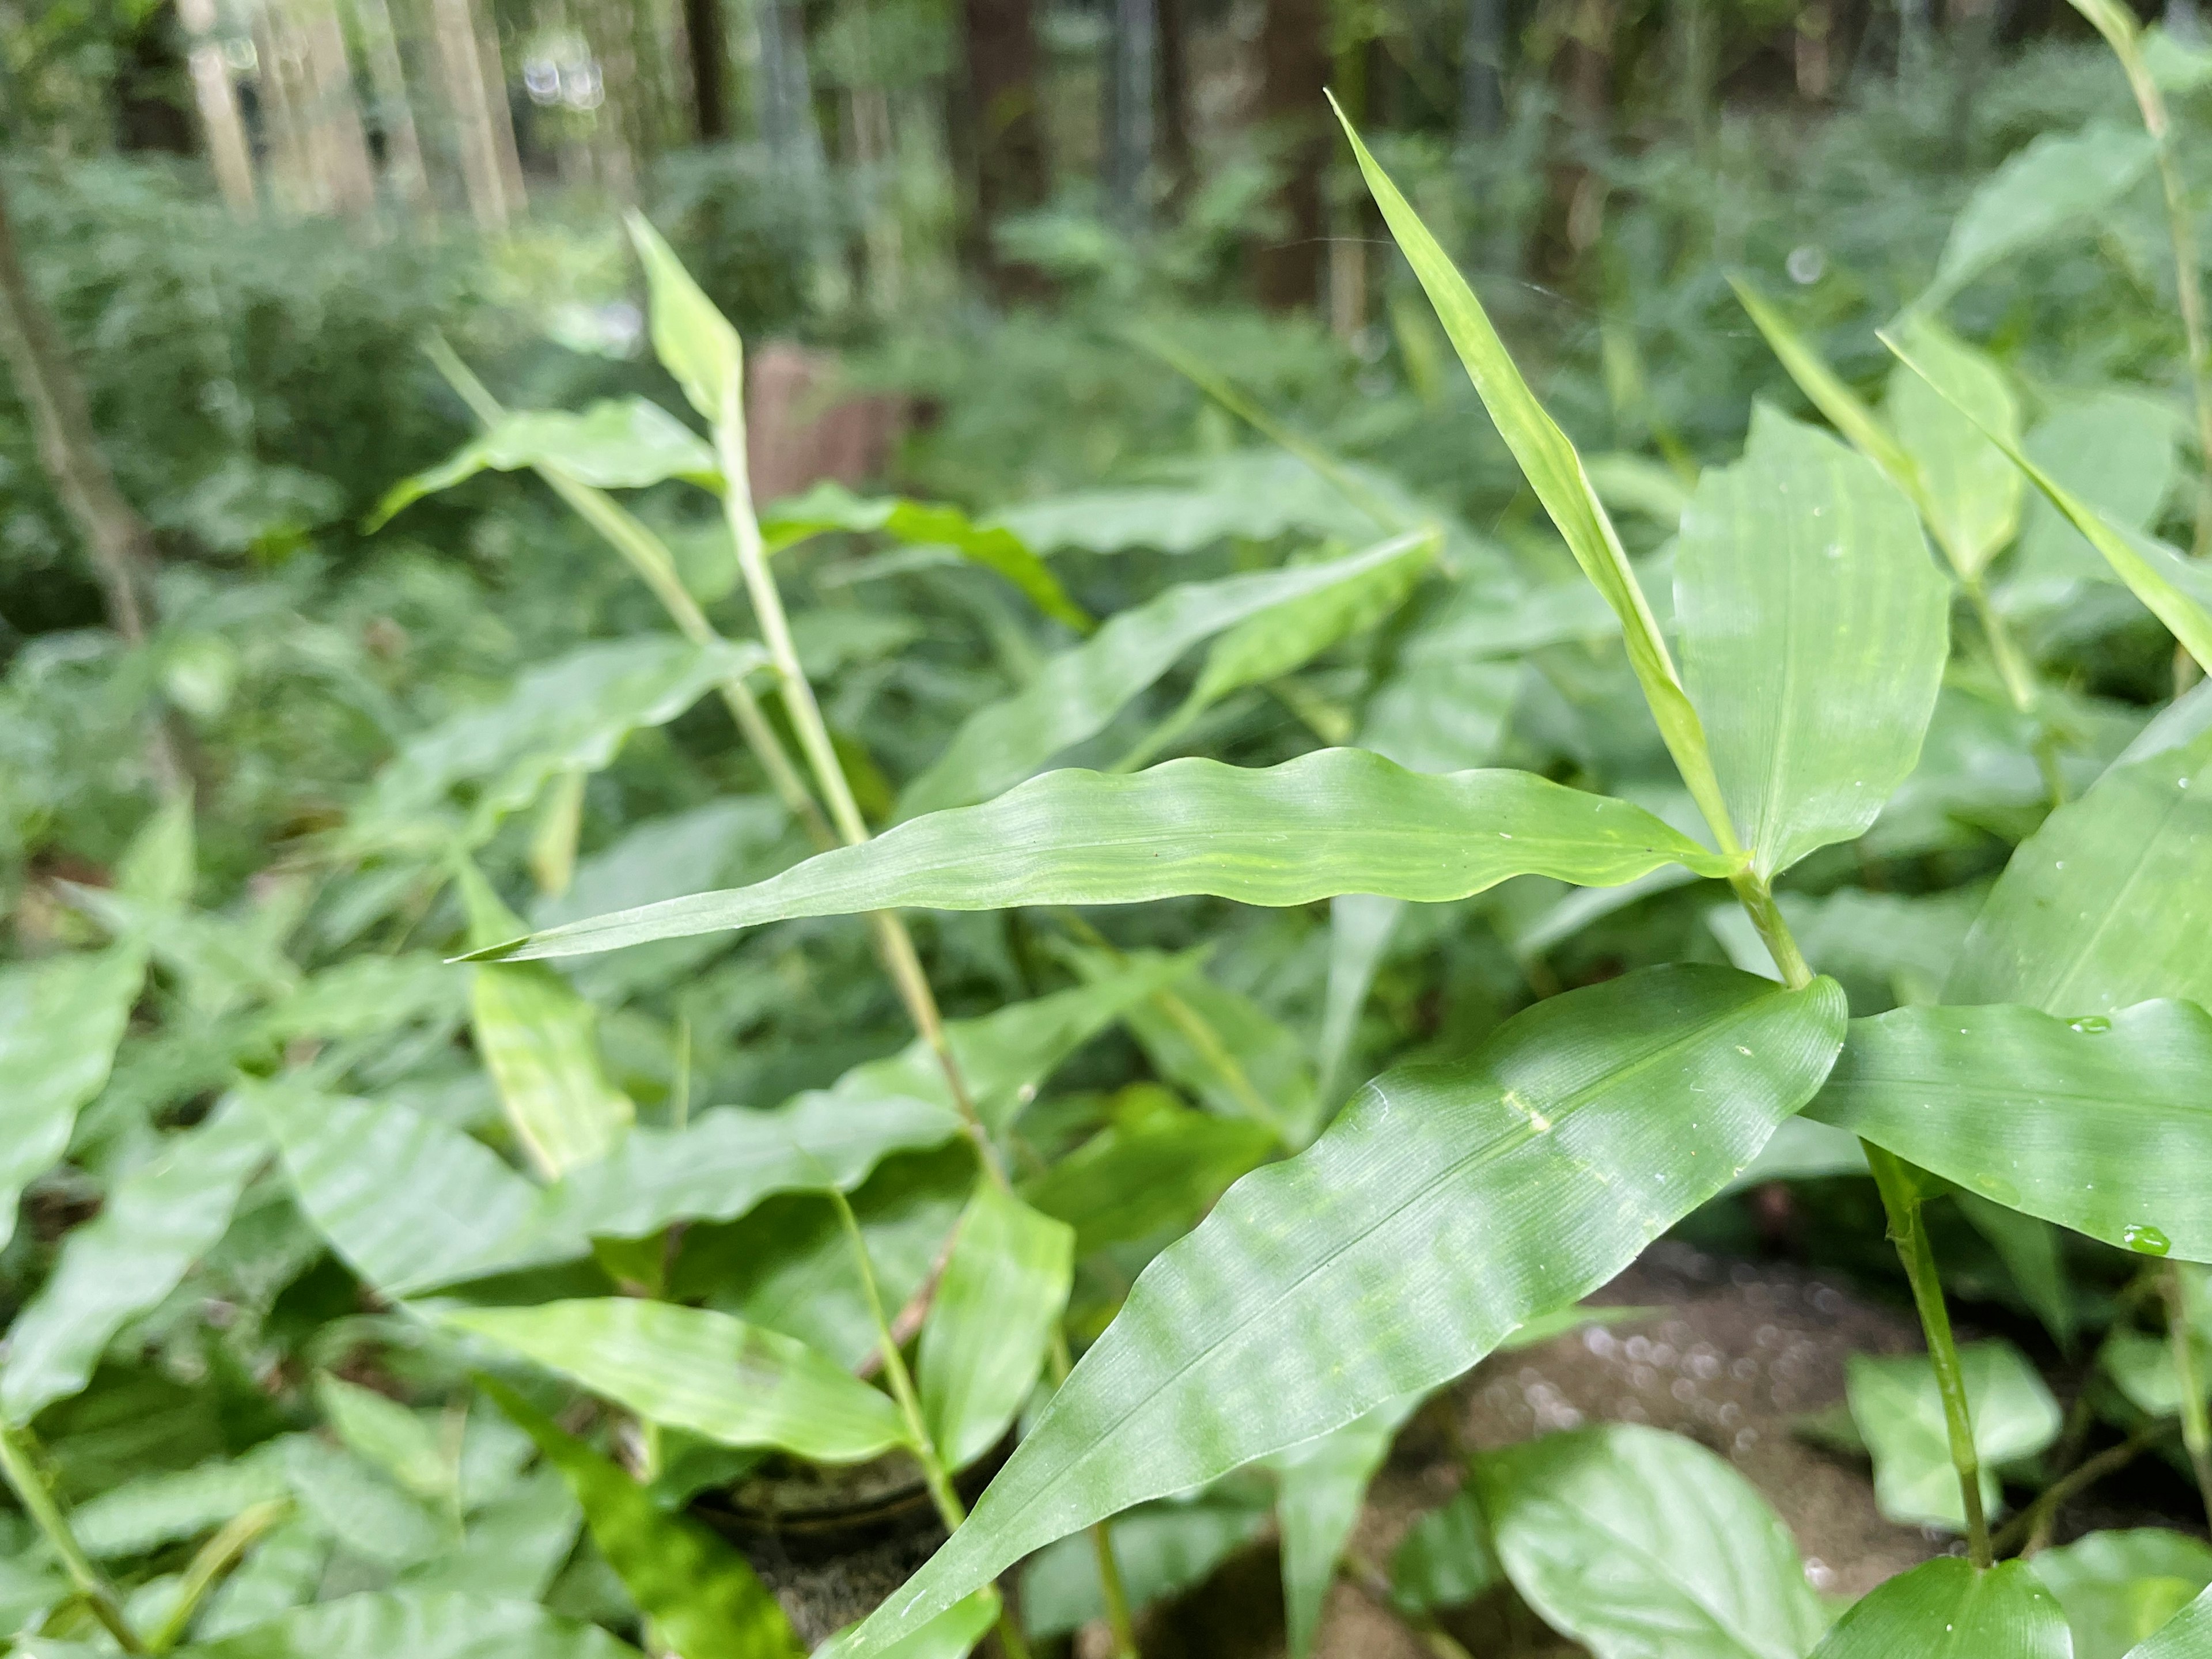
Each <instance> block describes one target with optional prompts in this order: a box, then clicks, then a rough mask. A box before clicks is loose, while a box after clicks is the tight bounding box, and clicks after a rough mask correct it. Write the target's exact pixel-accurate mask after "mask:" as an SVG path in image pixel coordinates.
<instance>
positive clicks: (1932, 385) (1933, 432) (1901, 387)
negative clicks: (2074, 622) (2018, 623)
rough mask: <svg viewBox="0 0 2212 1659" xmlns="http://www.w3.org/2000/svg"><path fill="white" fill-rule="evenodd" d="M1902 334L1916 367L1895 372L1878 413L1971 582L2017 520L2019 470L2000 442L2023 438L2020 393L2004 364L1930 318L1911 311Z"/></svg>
mask: <svg viewBox="0 0 2212 1659" xmlns="http://www.w3.org/2000/svg"><path fill="white" fill-rule="evenodd" d="M1898 338H1899V342H1901V345H1902V351H1903V352H1904V353H1908V354H1910V355H1909V356H1908V358H1907V361H1908V362H1911V363H1913V364H1915V365H1917V369H1918V371H1919V372H1915V369H1913V368H1905V366H1904V365H1903V364H1900V365H1899V367H1898V368H1895V369H1893V370H1892V371H1891V374H1890V377H1889V389H1888V392H1887V396H1886V397H1885V398H1884V399H1883V402H1882V412H1883V414H1885V415H1886V416H1888V418H1889V425H1890V429H1891V430H1892V431H1893V432H1894V433H1896V434H1897V438H1898V441H1899V443H1901V444H1903V445H1904V446H1905V449H1906V450H1907V451H1908V452H1909V453H1911V456H1912V459H1913V464H1914V465H1915V466H1916V468H1917V470H1918V473H1919V477H1920V494H1919V497H1918V500H1919V503H1920V510H1921V512H1922V513H1924V514H1926V516H1927V519H1928V526H1929V529H1930V530H1932V531H1933V532H1935V535H1936V545H1937V546H1939V547H1941V548H1942V550H1943V551H1944V554H1945V556H1947V557H1948V558H1949V560H1950V561H1951V565H1952V568H1954V570H1956V571H1957V572H1958V573H1959V575H1960V580H1965V581H1969V582H1971V581H1973V580H1976V579H1978V577H1979V576H1980V575H1981V574H1982V572H1983V571H1984V569H1985V568H1988V565H1989V562H1990V560H1991V559H1993V558H1995V557H1996V556H1997V554H1998V553H1999V552H2001V551H2002V550H2003V549H2004V548H2005V547H2006V546H2007V545H2008V544H2009V543H2010V542H2011V541H2012V538H2013V537H2014V536H2015V534H2016V533H2017V532H2018V531H2019V529H2020V507H2021V483H2020V473H2019V471H2018V469H2016V468H2015V467H2014V466H2013V465H2012V464H2011V462H2009V461H2008V460H2007V459H2006V451H2005V450H2004V449H2002V448H2000V447H1998V445H1999V443H2002V444H2005V445H2008V446H2011V447H2013V448H2015V449H2017V447H2019V443H2020V404H2019V400H2018V399H2017V398H2015V397H2014V395H2013V391H2012V386H2011V384H2010V383H2009V382H2008V380H2006V379H2005V376H2004V373H2003V371H2002V369H2000V368H1997V366H1996V364H1995V363H1993V362H1990V360H1989V359H1988V358H1987V357H1985V356H1983V355H1982V354H1981V353H1980V352H1978V351H1976V350H1975V349H1972V347H1971V346H1968V345H1966V344H1965V343H1962V342H1961V341H1960V340H1958V339H1957V338H1955V337H1953V336H1952V335H1951V334H1950V333H1949V332H1948V331H1946V330H1945V329H1944V328H1943V327H1942V325H1940V324H1938V323H1936V322H1935V321H1933V320H1932V319H1929V318H1927V317H1923V316H1914V317H1911V318H1908V319H1906V320H1905V323H1903V324H1902V325H1900V326H1899V335H1898ZM1923 376H1924V377H1925V378H1923ZM1992 439H1994V440H1996V442H1992V441H1991V440H1992Z"/></svg>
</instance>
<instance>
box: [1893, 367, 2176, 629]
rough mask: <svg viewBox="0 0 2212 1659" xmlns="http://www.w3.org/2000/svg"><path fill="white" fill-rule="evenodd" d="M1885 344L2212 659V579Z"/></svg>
mask: <svg viewBox="0 0 2212 1659" xmlns="http://www.w3.org/2000/svg"><path fill="white" fill-rule="evenodd" d="M1881 338H1882V343H1883V344H1885V345H1887V347H1888V348H1889V349H1891V350H1892V351H1893V352H1895V353H1896V354H1897V356H1898V358H1899V361H1900V362H1903V363H1904V364H1905V367H1906V368H1910V369H1911V370H1912V371H1913V372H1914V373H1915V374H1919V375H1921V376H1922V377H1923V379H1925V380H1927V381H1928V382H1929V384H1930V385H1931V386H1935V387H1936V390H1937V391H1938V392H1942V394H1943V395H1944V396H1945V397H1946V398H1948V399H1950V401H1951V402H1952V403H1953V404H1956V405H1957V406H1958V408H1959V409H1960V410H1961V411H1962V412H1963V413H1965V414H1966V416H1968V418H1970V419H1972V420H1973V421H1974V422H1975V424H1976V425H1978V426H1980V427H1981V428H1982V430H1983V432H1984V435H1986V436H1987V437H1988V438H1989V440H1990V442H1991V443H1993V444H1995V445H1996V447H1998V448H1999V449H2000V450H2002V451H2003V452H2004V454H2005V455H2006V457H2007V458H2008V459H2009V460H2010V461H2011V462H2012V464H2013V465H2015V466H2016V467H2018V468H2019V469H2020V470H2021V471H2022V472H2024V473H2026V474H2027V480H2028V482H2029V483H2032V484H2033V485H2034V486H2035V487H2036V488H2037V489H2039V490H2041V491H2042V492H2043V493H2044V495H2045V496H2047V497H2048V498H2049V499H2050V501H2051V505H2052V506H2053V507H2057V509H2058V510H2059V511H2060V512H2061V513H2064V514H2065V515H2066V517H2067V519H2068V520H2069V521H2070V522H2071V523H2072V524H2073V526H2074V527H2075V529H2076V530H2079V531H2080V532H2081V533H2082V535H2084V536H2085V537H2087V538H2088V541H2089V544H2090V545H2091V546H2092V547H2093V548H2095V549H2096V550H2097V551H2098V552H2100V553H2101V554H2103V555H2104V556H2105V560H2106V562H2107V563H2108V564H2110V565H2111V566H2112V570H2113V572H2114V574H2117V575H2118V577H2119V579H2120V580H2122V581H2124V582H2125V583H2126V584H2127V585H2128V590H2129V591H2130V592H2132V593H2133V594H2134V595H2135V596H2136V598H2137V599H2141V600H2142V602H2143V604H2144V605H2146V606H2148V608H2149V610H2150V611H2151V612H2152V614H2153V615H2154V616H2156V617H2157V618H2158V619H2159V620H2160V622H2162V623H2165V624H2166V628H2167V629H2168V630H2169V631H2170V632H2171V633H2172V635H2173V637H2174V638H2175V639H2177V640H2179V641H2181V644H2182V646H2183V647H2184V648H2185V650H2187V652H2188V653H2189V654H2190V655H2191V656H2192V657H2194V658H2196V659H2197V660H2198V661H2199V662H2203V661H2204V660H2206V659H2208V658H2212V614H2208V611H2207V607H2208V606H2212V578H2208V577H2207V575H2206V574H2205V573H2204V572H2203V570H2201V569H2200V568H2197V566H2195V565H2194V564H2192V563H2191V562H2190V561H2189V560H2188V559H2187V558H2185V557H2184V556H2182V555H2181V554H2179V553H2177V552H2175V551H2174V550H2173V549H2172V548H2170V547H2167V546H2166V544H2164V543H2162V542H2157V541H2154V540H2152V539H2151V538H2149V537H2148V536H2143V535H2140V534H2134V533H2131V532H2128V531H2125V530H2123V529H2121V528H2119V527H2118V526H2116V525H2114V524H2112V522H2111V521H2110V520H2107V519H2106V517H2105V515H2104V514H2103V513H2100V512H2098V511H2097V509H2096V508H2095V507H2091V506H2090V505H2089V504H2088V503H2087V501H2082V500H2081V498H2080V497H2078V496H2076V495H2075V494H2074V493H2073V492H2072V491H2071V490H2069V489H2066V488H2065V486H2063V484H2061V483H2059V482H2058V481H2057V479H2056V478H2054V477H2051V474H2050V473H2048V472H2047V471H2045V470H2044V469H2043V468H2041V467H2039V466H2038V465H2036V464H2035V463H2034V462H2033V461H2032V460H2030V459H2028V457H2027V453H2025V452H2024V451H2023V450H2022V449H2021V447H2020V446H2019V444H2017V443H2016V442H2015V441H2013V440H2012V439H2010V438H2009V437H2008V436H2007V435H2005V434H2004V433H2002V431H1999V430H1996V429H1995V428H1992V427H1991V426H1990V425H1988V424H1987V423H1985V422H1984V421H1983V419H1982V418H1981V416H1980V412H1979V411H1978V410H1977V409H1976V408H1975V407H1974V406H1973V404H1972V403H1971V402H1969V401H1968V400H1967V399H1966V397H1965V396H1964V395H1963V394H1962V393H1958V392H1954V387H1953V386H1952V385H1951V384H1950V382H1949V381H1948V380H1947V379H1946V378H1945V375H1944V374H1943V365H1942V363H1940V362H1930V361H1929V360H1927V359H1926V358H1924V357H1923V356H1918V355H1916V353H1915V352H1914V351H1913V349H1911V346H1910V345H1909V344H1907V343H1904V342H1902V341H1900V340H1899V339H1898V338H1897V337H1895V336H1893V335H1891V334H1888V333H1884V334H1883V335H1882V337H1881Z"/></svg>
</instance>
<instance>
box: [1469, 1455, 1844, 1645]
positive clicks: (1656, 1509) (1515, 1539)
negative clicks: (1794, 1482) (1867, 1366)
mask: <svg viewBox="0 0 2212 1659" xmlns="http://www.w3.org/2000/svg"><path fill="white" fill-rule="evenodd" d="M1473 1487H1474V1491H1475V1492H1477V1493H1478V1494H1479V1495H1480V1498H1481V1501H1482V1508H1483V1512H1484V1514H1485V1515H1486V1516H1488V1518H1489V1522H1490V1528H1491V1535H1492V1541H1493V1543H1494V1546H1495V1548H1496V1550H1497V1553H1498V1560H1499V1561H1500V1562H1501V1563H1502V1564H1503V1565H1504V1569H1505V1571H1506V1573H1507V1575H1508V1576H1509V1577H1511V1579H1512V1581H1513V1586H1514V1588H1515V1589H1517V1590H1519V1591H1520V1592H1521V1594H1522V1596H1523V1597H1524V1598H1526V1599H1527V1601H1528V1604H1529V1605H1530V1606H1531V1607H1534V1608H1535V1609H1536V1611H1537V1612H1539V1613H1541V1614H1543V1616H1544V1621H1545V1622H1546V1623H1547V1624H1548V1625H1550V1626H1553V1628H1555V1629H1557V1630H1560V1631H1563V1632H1565V1633H1566V1634H1568V1635H1570V1636H1571V1637H1573V1638H1575V1639H1576V1640H1577V1642H1580V1643H1581V1644H1583V1646H1584V1647H1586V1648H1588V1649H1589V1650H1590V1651H1591V1652H1592V1653H1593V1654H1595V1655H1596V1656H1597V1659H1799V1656H1800V1655H1802V1654H1803V1653H1804V1651H1805V1650H1806V1649H1807V1648H1808V1647H1810V1646H1811V1645H1812V1644H1814V1642H1816V1641H1818V1640H1819V1639H1820V1633H1821V1632H1823V1631H1824V1630H1826V1628H1827V1624H1828V1620H1827V1615H1826V1613H1825V1612H1824V1611H1823V1610H1822V1608H1821V1607H1820V1598H1819V1597H1818V1596H1816V1595H1814V1593H1813V1589H1812V1587H1811V1586H1810V1585H1809V1584H1808V1583H1806V1581H1805V1564H1804V1563H1803V1561H1802V1560H1801V1559H1799V1557H1798V1554H1797V1546H1796V1543H1795V1542H1794V1541H1792V1540H1791V1538H1790V1531H1789V1528H1786V1527H1784V1525H1783V1524H1782V1522H1781V1520H1780V1518H1779V1517H1778V1516H1776V1514H1775V1513H1774V1511H1773V1510H1771V1508H1769V1507H1768V1506H1767V1504H1766V1500H1765V1498H1761V1497H1760V1496H1759V1492H1758V1491H1757V1490H1756V1489H1755V1488H1753V1486H1752V1485H1751V1483H1750V1482H1749V1481H1747V1480H1745V1479H1744V1478H1743V1477H1742V1476H1741V1475H1740V1474H1737V1473H1736V1472H1735V1470H1734V1469H1732V1468H1729V1466H1728V1464H1726V1463H1725V1462H1723V1461H1722V1460H1721V1459H1719V1458H1717V1457H1716V1456H1714V1455H1713V1454H1712V1453H1711V1452H1709V1451H1707V1450H1706V1449H1705V1448H1704V1447H1702V1446H1700V1445H1699V1444H1697V1443H1695V1442H1694V1441H1691V1440H1687V1439H1685V1438H1684V1437H1681V1436H1680V1435H1675V1434H1665V1433H1662V1432H1661V1431H1659V1430H1656V1429H1650V1428H1644V1427H1640V1426H1638V1425H1635V1424H1632V1423H1615V1424H1609V1425H1606V1426H1605V1427H1602V1428H1594V1429H1583V1430H1578V1431H1575V1432H1574V1433H1571V1434H1553V1435H1547V1436H1545V1437H1543V1438H1542V1439H1540V1440H1532V1441H1527V1442H1524V1443H1522V1444H1520V1445H1517V1446H1510V1447H1508V1448H1506V1449H1504V1450H1503V1451H1498V1452H1492V1453H1491V1454H1489V1455H1486V1456H1485V1457H1483V1458H1482V1459H1481V1460H1480V1462H1477V1463H1476V1465H1475V1468H1474V1481H1473Z"/></svg>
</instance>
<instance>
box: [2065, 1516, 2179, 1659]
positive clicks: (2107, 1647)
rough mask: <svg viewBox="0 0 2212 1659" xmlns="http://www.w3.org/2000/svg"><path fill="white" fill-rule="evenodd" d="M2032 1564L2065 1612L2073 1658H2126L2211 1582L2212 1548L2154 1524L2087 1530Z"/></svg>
mask: <svg viewBox="0 0 2212 1659" xmlns="http://www.w3.org/2000/svg"><path fill="white" fill-rule="evenodd" d="M2033 1565H2034V1568H2035V1576H2036V1577H2039V1578H2040V1579H2041V1580H2042V1581H2043V1582H2044V1583H2045V1586H2046V1587H2048V1589H2050V1591H2051V1594H2052V1595H2056V1596H2057V1598H2058V1605H2059V1606H2060V1607H2062V1608H2063V1610H2064V1611H2065V1613H2066V1622H2067V1624H2068V1625H2069V1626H2070V1627H2071V1628H2072V1630H2073V1632H2074V1659H2125V1656H2126V1655H2127V1653H2128V1651H2129V1650H2130V1649H2131V1648H2133V1647H2134V1646H2135V1644H2136V1643H2138V1642H2140V1641H2142V1640H2143V1639H2144V1638H2146V1637H2148V1636H2150V1635H2151V1634H2153V1633H2154V1632H2156V1631H2157V1630H2158V1629H2159V1628H2160V1626H2163V1625H2165V1624H2166V1622H2167V1621H2168V1620H2171V1619H2172V1617H2173V1615H2174V1614H2175V1613H2178V1612H2179V1611H2180V1610H2181V1609H2182V1608H2183V1607H2185V1606H2186V1605H2187V1604H2188V1603H2189V1602H2190V1601H2193V1600H2194V1599H2195V1598H2196V1597H2197V1595H2201V1594H2202V1593H2203V1590H2204V1588H2205V1587H2206V1586H2207V1585H2208V1584H2212V1548H2208V1547H2206V1545H2205V1544H2204V1543H2203V1541H2202V1540H2201V1539H2196V1538H2191V1537H2190V1536H2189V1535H2188V1534H2185V1533H2179V1532H2166V1531H2163V1530H2161V1529H2160V1528H2155V1527H2143V1528H2137V1529H2136V1530H2134V1531H2131V1532H2093V1533H2091V1534H2089V1535H2088V1536H2087V1537H2086V1538H2080V1539H2076V1540H2075V1541H2074V1542H2073V1543H2071V1544H2063V1545H2061V1546H2059V1547H2057V1549H2049V1550H2042V1551H2039V1552H2038V1553H2037V1554H2036V1556H2035V1557H2034V1560H2033Z"/></svg>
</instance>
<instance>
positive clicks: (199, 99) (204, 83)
mask: <svg viewBox="0 0 2212 1659" xmlns="http://www.w3.org/2000/svg"><path fill="white" fill-rule="evenodd" d="M177 15H178V16H179V19H180V20H181V21H182V22H183V23H184V26H185V31H186V32H187V33H189V34H190V35H191V50H190V51H189V52H188V53H187V54H186V57H185V66H186V68H187V70H189V71H190V73H191V77H192V100H193V101H194V102H195V103H196V104H197V105H198V106H199V112H200V127H201V130H202V131H204V133H205V134H206V136H207V149H208V161H209V163H210V166H212V167H214V169H215V182H216V189H218V190H220V191H222V199H223V204H224V205H225V206H227V207H228V208H229V209H230V210H231V213H232V214H233V216H235V217H237V218H240V219H251V218H252V217H253V216H254V215H255V213H256V212H257V210H258V205H259V204H258V201H257V200H256V198H255V196H254V191H253V151H252V147H251V146H250V145H249V144H247V143H246V122H245V119H244V118H243V117H241V116H240V113H239V109H238V88H236V87H234V86H233V85H232V84H231V80H230V65H229V64H227V63H225V62H224V61H223V56H222V42H221V41H219V40H216V14H215V0H178V3H177Z"/></svg>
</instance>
